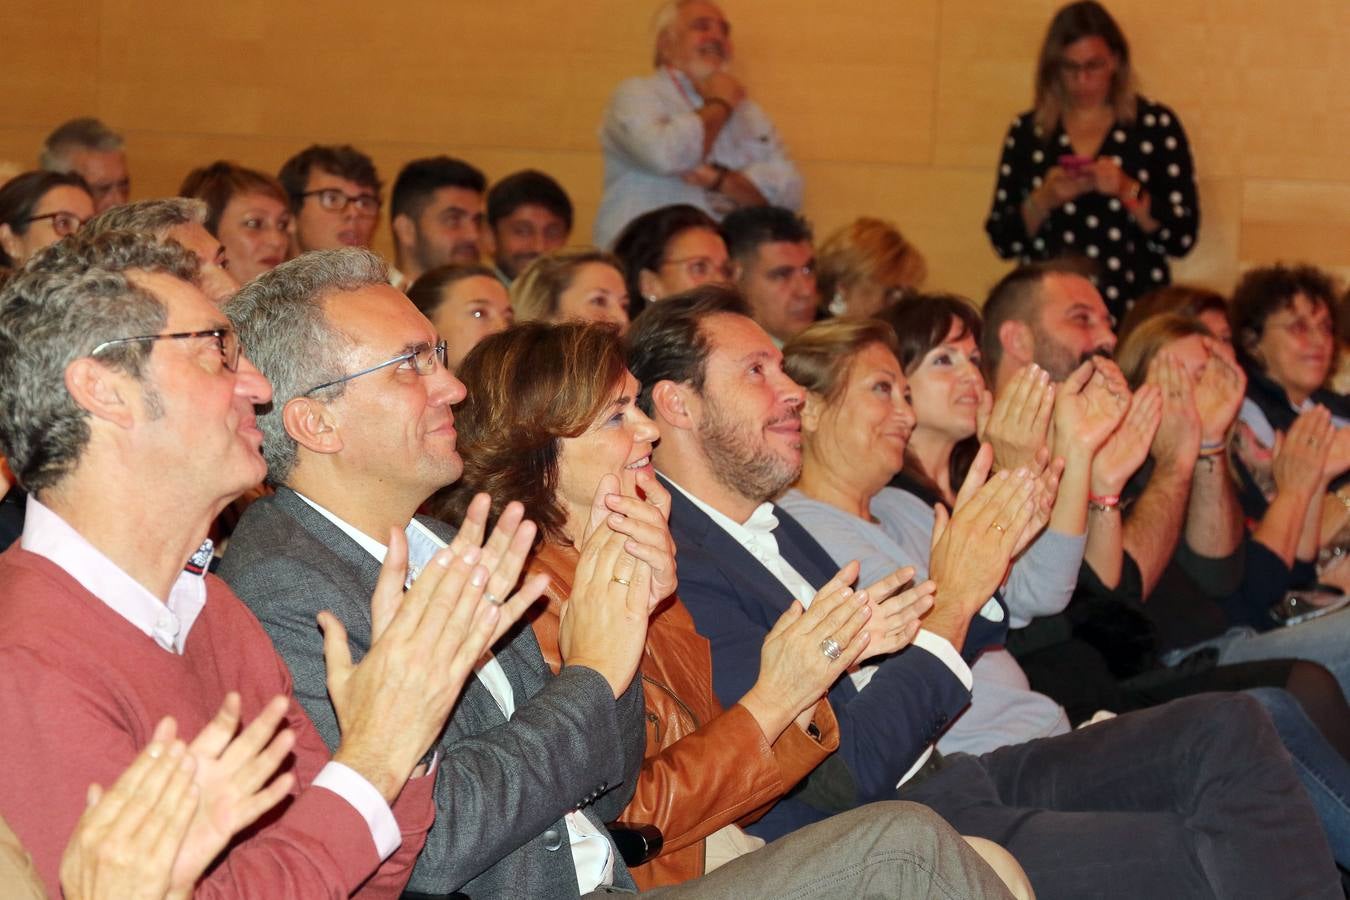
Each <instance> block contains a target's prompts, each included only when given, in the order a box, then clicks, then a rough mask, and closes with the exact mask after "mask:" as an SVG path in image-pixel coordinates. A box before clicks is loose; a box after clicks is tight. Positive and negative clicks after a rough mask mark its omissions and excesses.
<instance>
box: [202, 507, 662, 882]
mask: <svg viewBox="0 0 1350 900" xmlns="http://www.w3.org/2000/svg"><path fill="white" fill-rule="evenodd" d="M419 520H420V521H421V522H422V523H423V524H425V525H427V526H428V527H429V528H431V529H432V530H433V531H435V532H436V533H437V534H438V535H439V536H441V537H442V538H444V539H447V540H448V539H449V538H450V536H452V535H453V529H451V528H449V527H448V526H447V525H445V524H444V523H443V522H439V521H436V520H433V519H426V518H420V519H419ZM379 571H380V566H379V563H377V562H376V561H375V559H374V557H372V556H371V555H370V554H369V553H367V552H366V551H365V550H364V549H362V548H361V547H360V546H359V545H358V544H357V543H356V542H355V541H353V540H352V539H351V538H350V537H348V536H347V535H346V534H344V533H343V532H342V530H341V529H339V528H338V527H337V526H335V525H334V524H333V523H332V522H330V521H329V520H328V519H327V518H325V517H324V516H322V515H321V514H320V513H318V512H317V511H316V510H314V509H313V508H312V507H311V506H310V505H309V504H307V503H306V502H305V501H304V500H303V499H301V498H300V497H299V496H298V495H297V494H296V493H295V492H293V491H290V490H288V489H285V488H283V489H282V490H280V491H278V492H277V494H276V495H275V496H272V497H266V498H263V499H261V500H259V501H257V502H256V503H254V504H253V505H252V506H250V507H249V509H248V511H247V512H246V513H245V514H244V517H243V519H242V520H241V521H240V522H239V526H238V528H237V529H236V530H235V532H234V535H233V537H232V538H231V540H230V544H229V547H228V550H227V552H226V554H225V558H224V560H223V562H222V563H221V567H220V573H219V574H220V575H221V577H222V578H224V579H225V580H226V581H227V582H228V583H229V585H230V587H231V588H233V589H234V591H235V593H236V594H238V595H239V597H240V598H241V599H242V600H243V601H244V602H245V603H247V604H248V605H249V607H250V608H251V609H252V610H253V612H254V614H255V615H257V617H258V619H259V620H260V621H261V622H262V624H263V627H264V628H266V629H267V632H268V633H269V634H270V635H271V636H272V642H273V643H274V644H275V645H276V648H277V651H278V652H279V653H280V654H281V656H282V657H283V658H284V659H285V660H286V664H287V665H288V666H290V670H291V675H292V678H293V679H294V682H295V695H296V698H297V699H299V701H300V702H301V704H302V705H303V706H304V707H305V710H306V711H307V712H308V713H309V716H310V718H311V719H313V720H314V724H315V726H316V727H317V728H318V729H319V733H320V734H321V735H322V736H323V738H324V740H325V741H326V742H327V743H328V745H329V747H334V748H335V747H336V746H337V743H338V737H339V735H338V725H337V718H336V716H335V714H334V712H333V707H332V704H331V703H330V702H329V700H328V692H327V688H326V680H325V675H324V663H323V639H322V635H321V633H320V632H319V629H318V626H317V625H316V624H315V616H316V615H317V614H318V613H319V612H320V611H322V610H325V609H327V610H331V611H332V612H333V613H334V614H335V615H336V616H337V617H338V618H339V619H340V620H341V621H342V623H343V624H344V625H345V626H346V627H347V634H348V638H349V641H350V644H351V651H352V659H353V660H359V659H360V658H361V657H362V656H363V655H364V654H365V652H366V650H367V649H368V648H369V646H370V595H371V593H372V592H373V591H374V589H375V582H376V580H377V579H378V577H379ZM495 652H496V654H497V659H498V660H499V661H500V663H501V666H502V669H503V670H504V671H505V672H506V675H507V677H508V678H509V679H510V681H511V687H512V689H513V691H514V693H515V698H516V710H515V713H514V715H512V717H511V719H510V721H507V720H505V719H504V717H503V716H502V713H501V709H500V708H499V707H498V706H497V703H496V701H495V700H493V698H492V695H491V694H489V693H488V691H487V689H486V688H485V687H483V685H482V684H481V683H480V682H479V681H478V679H477V678H470V679H469V680H468V682H467V683H466V684H465V688H464V693H463V695H462V696H461V698H460V700H459V703H458V704H457V705H456V707H455V709H454V711H453V712H452V714H451V716H450V721H449V722H448V723H447V725H446V729H445V732H444V734H443V735H442V736H441V740H440V744H439V746H440V750H441V755H442V760H441V763H440V771H439V773H438V774H437V776H436V823H435V825H434V826H433V827H432V829H431V833H430V834H429V835H428V836H427V843H426V848H425V849H424V850H423V851H422V855H421V856H420V857H418V861H417V865H416V868H415V869H414V871H413V875H412V880H411V881H410V882H409V884H408V889H409V890H412V891H418V892H422V893H431V894H444V893H449V892H452V891H462V892H464V893H466V894H468V895H469V896H470V897H474V898H480V897H546V898H575V897H577V895H578V888H577V881H576V870H575V867H574V866H573V863H572V856H571V853H570V851H569V843H568V836H567V827H566V824H565V823H564V821H563V819H562V816H563V815H564V814H565V813H566V812H567V811H569V810H571V809H573V808H576V807H582V808H583V810H584V812H585V814H586V816H587V818H589V819H590V820H591V821H592V822H594V823H596V824H598V825H601V826H602V828H603V822H605V821H610V820H613V819H615V818H617V817H618V815H619V813H620V812H621V811H622V810H623V808H624V807H625V806H626V805H627V803H628V801H629V799H630V798H631V797H632V794H633V787H634V785H635V784H636V782H637V775H638V770H639V768H640V767H641V764H642V751H643V746H644V742H645V739H646V734H645V731H644V722H643V718H642V716H643V708H642V687H641V679H639V678H634V679H633V686H632V687H631V688H630V689H629V690H628V692H627V693H626V694H624V696H623V697H621V698H620V699H619V701H618V702H617V703H616V702H615V700H614V695H613V693H612V691H611V690H610V688H609V684H608V682H606V681H605V679H604V678H603V677H601V676H600V675H599V674H598V673H597V672H594V671H592V670H590V669H585V668H568V669H564V670H563V672H562V673H561V674H560V675H558V676H557V677H553V676H552V674H551V673H550V672H549V670H548V667H547V666H546V664H545V663H544V660H543V657H542V656H541V655H540V652H539V645H538V643H536V641H535V638H534V632H533V631H532V630H531V629H529V628H518V629H516V630H515V631H514V632H512V633H510V634H508V635H507V636H506V637H505V638H503V640H502V642H501V643H500V644H499V645H498V646H497V647H496V648H495ZM614 858H615V865H614V870H615V871H614V883H615V885H617V886H621V887H631V886H632V883H633V882H632V879H631V877H630V876H629V874H628V870H627V869H626V868H625V867H624V864H623V862H622V860H620V859H619V857H618V854H617V852H615V855H614Z"/></svg>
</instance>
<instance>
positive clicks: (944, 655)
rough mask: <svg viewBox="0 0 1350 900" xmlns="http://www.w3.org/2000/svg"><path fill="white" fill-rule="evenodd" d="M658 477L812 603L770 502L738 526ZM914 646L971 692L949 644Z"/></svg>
mask: <svg viewBox="0 0 1350 900" xmlns="http://www.w3.org/2000/svg"><path fill="white" fill-rule="evenodd" d="M661 477H663V478H665V479H666V481H668V482H670V484H671V486H672V487H674V488H675V489H676V490H678V491H679V492H680V493H681V494H684V496H685V497H687V498H689V502H690V503H692V504H694V505H695V506H697V507H698V508H699V509H701V510H703V512H704V513H705V514H706V515H707V516H708V518H710V519H712V520H713V522H714V524H716V525H717V526H718V527H720V528H721V529H722V530H723V531H725V532H726V533H727V534H728V535H730V536H731V538H732V539H733V540H734V541H736V543H738V544H740V545H741V546H742V547H744V548H745V549H746V550H748V551H750V555H752V556H753V557H754V558H755V559H757V560H759V561H760V562H761V563H763V564H764V567H765V568H766V569H768V570H769V572H770V573H771V574H772V575H773V576H774V577H775V578H777V579H778V581H779V583H780V584H782V585H783V587H785V588H787V590H788V593H790V594H791V595H792V596H793V597H795V598H796V599H797V600H798V601H799V602H800V603H801V604H802V606H803V607H808V606H810V605H811V601H812V600H814V599H815V596H816V591H815V588H813V587H811V583H810V582H809V581H807V580H806V579H805V578H803V577H802V576H801V573H799V572H798V571H797V570H796V569H794V568H793V567H792V564H791V563H789V562H788V561H787V560H786V559H785V558H783V555H782V553H780V552H779V550H778V539H777V538H775V537H774V536H773V529H775V528H777V527H778V519H777V517H776V516H774V514H773V504H772V503H768V502H765V503H761V504H760V505H759V506H758V507H757V508H756V509H755V511H754V512H753V513H751V514H750V518H748V519H746V520H745V523H744V524H741V523H739V522H737V521H736V520H734V519H732V518H731V517H730V516H727V515H725V514H724V513H722V512H720V511H718V510H716V509H713V508H712V507H711V506H709V505H708V504H706V503H704V502H703V501H702V500H700V499H699V498H697V497H695V496H694V495H693V494H691V493H689V492H688V491H687V490H685V489H684V488H682V487H680V485H678V484H676V483H675V482H674V481H673V480H671V478H670V476H669V475H666V474H665V473H664V472H662V473H661ZM914 644H915V646H917V647H922V648H923V649H924V650H927V651H928V652H929V653H931V654H933V655H934V656H936V657H937V658H938V659H939V660H941V661H942V663H943V664H944V665H946V666H947V668H949V669H951V670H952V674H954V675H955V676H956V677H957V678H959V679H960V680H961V683H962V684H964V685H965V686H966V690H970V689H971V686H972V685H973V684H974V681H975V679H974V676H973V675H972V674H971V672H970V666H968V665H966V661H965V660H964V659H962V658H961V654H960V653H958V652H957V651H956V648H955V647H953V646H952V643H951V641H949V640H947V639H946V638H944V637H942V636H941V635H939V634H934V633H933V632H931V631H928V630H926V629H922V628H921V629H919V633H918V635H916V636H915V638H914ZM875 671H876V666H871V665H868V666H859V667H857V669H856V670H855V671H853V672H850V673H849V678H850V679H852V681H853V685H854V687H856V688H857V689H858V690H862V689H863V688H865V687H866V686H867V685H868V683H869V682H870V681H871V680H872V675H873V673H874V672H875ZM932 755H933V748H932V747H931V746H929V747H927V748H925V749H924V751H923V753H921V754H919V758H918V759H917V760H916V761H915V763H914V765H913V766H911V767H910V770H909V771H908V772H906V773H905V777H904V778H901V779H900V784H904V783H905V782H906V781H908V780H909V779H911V778H913V777H914V773H916V772H918V771H919V770H920V769H921V768H923V766H924V763H926V762H928V758H929V757H930V756H932ZM899 786H900V785H899V784H898V785H896V787H899Z"/></svg>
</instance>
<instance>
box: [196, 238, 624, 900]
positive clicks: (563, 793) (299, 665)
mask: <svg viewBox="0 0 1350 900" xmlns="http://www.w3.org/2000/svg"><path fill="white" fill-rule="evenodd" d="M227 312H228V313H229V315H230V316H231V318H232V319H233V320H234V322H235V325H236V327H237V328H238V330H239V332H240V336H241V338H242V340H243V341H244V343H245V344H246V345H247V346H248V348H249V353H250V357H251V358H253V359H254V360H255V361H256V364H257V365H258V367H259V368H260V369H261V370H262V371H263V372H264V374H266V375H267V376H268V377H269V379H271V381H272V382H273V385H274V386H275V387H274V401H273V405H272V409H271V410H270V411H268V412H267V413H266V414H265V415H262V416H259V425H260V426H261V428H262V429H263V434H264V448H263V449H264V455H265V457H266V459H267V463H268V472H269V480H270V481H272V482H273V483H275V484H278V485H281V487H280V489H279V490H278V492H277V493H276V494H275V495H274V496H271V497H267V498H264V499H262V500H259V501H257V502H256V503H254V504H253V505H252V506H251V507H250V508H249V510H248V511H247V513H246V514H245V516H244V518H243V519H242V520H241V522H240V523H239V526H238V528H237V529H236V531H235V533H234V536H233V540H232V542H231V544H230V547H229V550H228V553H227V554H226V557H225V560H224V563H223V565H222V567H221V570H220V574H221V575H222V576H223V577H224V578H225V579H226V580H227V581H228V582H229V583H230V585H231V586H232V587H233V588H234V590H235V591H236V592H237V593H238V594H239V596H240V597H241V598H243V600H244V601H245V602H246V603H248V604H249V606H250V607H251V608H252V609H253V611H254V612H255V613H256V614H257V616H258V618H259V619H260V620H261V621H262V623H263V626H264V627H265V628H266V629H267V630H268V632H269V634H270V635H271V636H272V640H273V642H274V643H275V644H276V646H277V650H278V651H279V652H280V653H281V655H282V656H283V657H284V658H285V660H286V662H287V664H288V665H289V666H290V669H291V673H292V676H293V678H294V682H295V692H296V696H297V698H298V699H299V700H300V702H301V703H302V704H303V705H304V706H305V708H306V710H307V711H308V712H309V714H310V716H311V718H312V719H313V720H314V722H315V724H316V726H317V727H318V729H319V732H320V733H321V734H322V735H323V737H324V739H325V740H327V741H328V742H329V743H330V744H336V743H337V740H338V737H339V733H340V724H341V723H339V722H338V720H337V719H336V717H335V715H334V712H333V708H332V706H331V704H330V703H329V700H328V696H327V686H326V683H325V676H324V657H325V653H329V654H331V653H333V652H334V651H335V649H337V647H336V646H335V645H338V646H340V641H339V638H340V636H341V635H340V631H341V628H338V627H334V626H330V627H329V628H328V629H327V631H328V633H327V634H324V635H321V633H320V630H319V629H318V628H316V627H315V617H316V615H317V614H318V613H319V612H321V611H323V610H330V611H331V612H332V613H334V614H335V615H336V617H337V619H338V620H340V622H341V623H342V625H343V626H345V632H346V643H347V645H348V647H349V648H350V652H351V653H352V656H353V657H354V658H359V657H360V656H361V655H362V654H363V653H364V651H365V649H366V648H367V646H368V645H369V641H370V633H371V610H370V603H369V600H368V598H369V597H370V594H371V591H372V589H373V587H374V584H375V581H376V579H377V578H378V577H379V571H380V562H381V559H382V558H383V556H384V555H385V553H386V552H389V553H398V552H401V550H402V545H403V544H404V541H400V540H397V532H399V531H402V530H404V529H405V528H406V533H407V537H406V539H405V540H406V542H407V545H408V548H409V564H410V570H413V569H418V568H420V567H421V566H422V565H424V564H426V563H427V559H428V557H429V556H430V554H431V552H433V551H434V549H435V548H436V547H438V546H439V545H440V544H441V543H443V542H448V541H450V539H451V538H452V537H453V531H452V530H451V529H450V528H448V527H446V526H444V525H443V524H441V523H439V522H435V521H433V520H428V519H420V518H419V519H414V513H415V512H416V510H417V507H418V506H419V505H420V504H421V503H422V502H424V501H425V499H426V498H427V497H428V496H430V494H431V493H432V492H434V491H435V490H436V489H437V488H440V487H442V486H444V485H446V484H449V483H451V482H453V481H454V480H455V479H456V478H457V477H458V476H459V473H460V471H461V468H462V464H461V462H460V460H459V457H458V455H457V453H456V452H455V449H454V446H455V445H454V438H455V434H454V428H453V416H452V415H451V413H450V405H451V404H452V403H454V402H457V401H458V400H459V399H462V398H463V396H464V393H463V391H464V388H463V385H462V384H460V383H459V382H458V381H457V380H455V379H454V377H453V376H451V375H450V374H449V373H448V372H447V371H446V370H445V368H444V358H443V356H440V357H439V358H438V356H439V354H438V348H437V346H436V343H437V337H436V334H435V331H434V330H433V329H432V327H431V325H430V323H429V322H428V321H427V320H426V319H425V318H424V317H423V316H422V315H421V314H420V313H418V312H417V310H416V308H415V307H413V306H412V304H411V303H410V302H409V301H408V300H407V298H406V297H404V296H403V295H402V294H400V293H399V292H397V291H395V290H393V289H392V288H390V287H388V285H387V282H386V281H385V277H384V268H383V264H382V263H380V262H379V260H378V259H377V258H376V257H374V256H373V255H371V254H367V253H363V252H360V251H335V252H331V253H319V254H307V255H306V256H304V257H301V258H299V259H296V260H293V261H291V262H290V263H287V264H286V265H284V266H282V267H279V268H278V269H277V270H276V271H274V272H272V273H270V274H269V275H268V276H265V277H264V278H261V279H259V280H257V281H255V282H253V283H251V284H250V285H249V286H248V288H246V289H245V290H243V291H241V292H240V293H239V294H238V295H237V296H236V297H235V298H234V300H233V301H232V302H231V303H230V305H229V308H228V310H227ZM441 346H443V344H442V345H441ZM330 382H331V384H330ZM507 518H508V517H507V516H506V515H503V517H502V519H503V521H505V520H506V519H507ZM480 522H481V518H480ZM466 523H469V519H466ZM469 527H470V526H469V525H468V524H466V526H465V528H466V530H468V529H469ZM473 527H474V528H480V527H481V524H476V523H475V524H473ZM505 527H507V526H506V525H502V526H499V530H500V529H501V528H505ZM507 534H508V536H509V532H508V533H507ZM532 535H533V528H532V526H531V527H529V528H528V530H526V529H525V528H522V529H520V530H519V531H517V532H516V535H515V536H516V541H515V544H514V545H512V546H510V547H504V546H502V542H503V541H504V540H505V538H501V537H499V536H494V537H493V538H492V539H491V540H489V541H488V543H487V545H486V546H484V547H483V548H482V549H481V550H473V551H468V552H475V553H479V554H481V557H480V561H481V563H482V566H483V568H481V570H480V571H481V577H483V578H486V579H488V580H487V586H486V590H487V591H488V592H490V593H492V594H494V595H495V596H497V597H501V598H506V597H507V595H508V594H510V593H511V591H512V590H513V588H514V585H511V584H498V583H496V578H495V577H493V573H492V567H493V565H494V563H493V561H492V559H491V557H493V556H496V557H499V558H500V557H504V556H506V555H509V554H510V553H513V552H516V553H520V554H523V553H524V552H525V551H526V550H528V547H529V542H530V538H531V537H532ZM466 543H467V544H469V545H472V546H473V547H475V548H476V547H477V545H478V544H479V543H480V541H479V540H474V541H468V542H466ZM386 544H387V545H388V548H387V549H386V546H385V545H386ZM533 587H535V586H534V585H530V584H527V585H526V586H525V587H523V588H522V589H521V595H520V596H521V597H522V598H523V599H513V600H506V602H508V603H513V602H526V601H528V600H529V598H530V597H531V596H537V595H538V594H537V591H533V592H532V591H531V588H533ZM608 587H613V585H608ZM610 594H618V595H622V591H618V590H614V591H610ZM582 618H585V617H582ZM596 618H597V617H591V619H590V622H591V624H588V623H587V622H584V621H583V622H581V623H579V624H578V625H577V626H576V629H575V633H574V634H573V635H572V638H573V640H572V644H571V651H572V652H571V654H569V655H568V656H567V657H566V658H565V660H564V662H565V665H564V668H563V670H562V672H561V673H560V674H559V675H558V676H557V677H553V676H552V675H551V674H550V672H549V671H548V669H547V667H546V666H545V664H544V661H543V658H542V656H541V655H540V652H539V647H538V645H537V644H536V642H535V639H534V635H533V632H532V631H531V630H530V629H528V628H521V629H517V630H516V631H515V632H513V633H511V634H508V635H506V636H504V637H503V638H502V640H501V641H500V642H499V643H498V644H497V645H496V646H495V648H494V654H493V657H492V658H491V659H490V660H488V661H487V662H485V663H484V664H483V665H482V666H480V668H479V670H478V677H477V678H473V679H470V680H469V681H468V682H467V683H466V685H465V690H464V694H463V696H462V698H461V700H460V702H459V705H458V706H457V707H456V709H455V711H454V713H453V714H452V716H451V719H450V721H449V722H448V723H447V725H446V728H445V732H444V734H443V735H442V738H441V740H440V743H439V752H440V762H439V765H440V771H439V774H438V776H437V784H436V807H437V817H436V823H435V826H434V827H433V829H432V832H431V834H430V835H429V836H428V840H427V847H426V849H425V850H424V851H423V853H422V856H421V857H420V858H419V860H418V863H417V867H416V869H415V870H414V873H413V876H412V879H411V881H410V882H409V890H410V891H412V892H416V893H420V894H427V895H433V896H435V895H446V894H450V893H452V892H456V891H461V892H463V893H465V894H468V895H470V896H474V897H485V896H508V895H509V896H529V897H558V898H564V897H566V898H575V897H577V896H578V894H579V893H581V894H584V893H587V892H588V891H590V890H593V889H595V888H596V887H597V886H600V887H603V886H604V885H613V886H614V887H616V888H630V889H631V887H632V880H631V878H630V877H629V875H628V872H627V870H626V869H625V868H624V865H623V862H622V860H621V859H620V858H619V856H618V853H617V852H616V850H615V848H614V845H613V843H612V841H611V840H610V838H609V836H608V832H606V830H605V828H604V825H603V823H604V822H605V821H607V820H610V819H613V818H615V817H617V815H618V813H619V812H620V811H621V810H622V809H623V807H624V806H625V805H626V803H627V802H628V800H629V798H630V796H631V795H632V791H633V786H634V783H635V781H636V778H637V772H638V768H639V766H640V764H641V761H642V750H643V746H644V739H645V732H644V723H643V717H642V695H641V684H640V679H635V678H633V673H634V671H635V669H636V666H637V662H638V659H639V657H640V654H641V650H642V645H643V643H644V641H645V622H646V615H645V609H644V610H643V611H642V616H641V620H640V622H637V623H632V627H624V628H612V627H609V626H604V625H600V626H597V625H596V624H594V622H595V621H596ZM608 621H611V622H612V621H614V620H613V619H610V620H608ZM586 629H589V630H586ZM325 639H326V640H327V646H325ZM580 659H584V660H585V664H580V665H578V664H572V662H573V661H574V660H580ZM569 851H570V852H569Z"/></svg>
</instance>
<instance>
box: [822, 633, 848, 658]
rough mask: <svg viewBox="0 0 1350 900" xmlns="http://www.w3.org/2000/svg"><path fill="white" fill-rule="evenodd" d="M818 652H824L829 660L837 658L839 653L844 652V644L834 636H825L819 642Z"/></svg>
mask: <svg viewBox="0 0 1350 900" xmlns="http://www.w3.org/2000/svg"><path fill="white" fill-rule="evenodd" d="M820 652H821V653H824V654H825V655H826V656H828V657H829V658H830V660H831V661H833V660H836V659H838V658H839V655H840V654H841V653H843V652H844V646H843V645H842V644H840V643H839V642H838V641H836V640H835V639H834V638H832V637H827V638H826V639H825V640H823V641H821V642H820Z"/></svg>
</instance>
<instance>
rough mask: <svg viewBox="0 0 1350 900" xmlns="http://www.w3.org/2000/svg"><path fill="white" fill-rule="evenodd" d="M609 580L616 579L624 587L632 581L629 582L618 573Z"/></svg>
mask: <svg viewBox="0 0 1350 900" xmlns="http://www.w3.org/2000/svg"><path fill="white" fill-rule="evenodd" d="M609 580H610V581H617V582H618V583H619V584H621V585H623V586H624V587H628V585H630V584H631V583H632V582H630V581H629V580H628V579H627V578H620V577H619V576H618V575H614V576H612V577H611V578H610V579H609Z"/></svg>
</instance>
